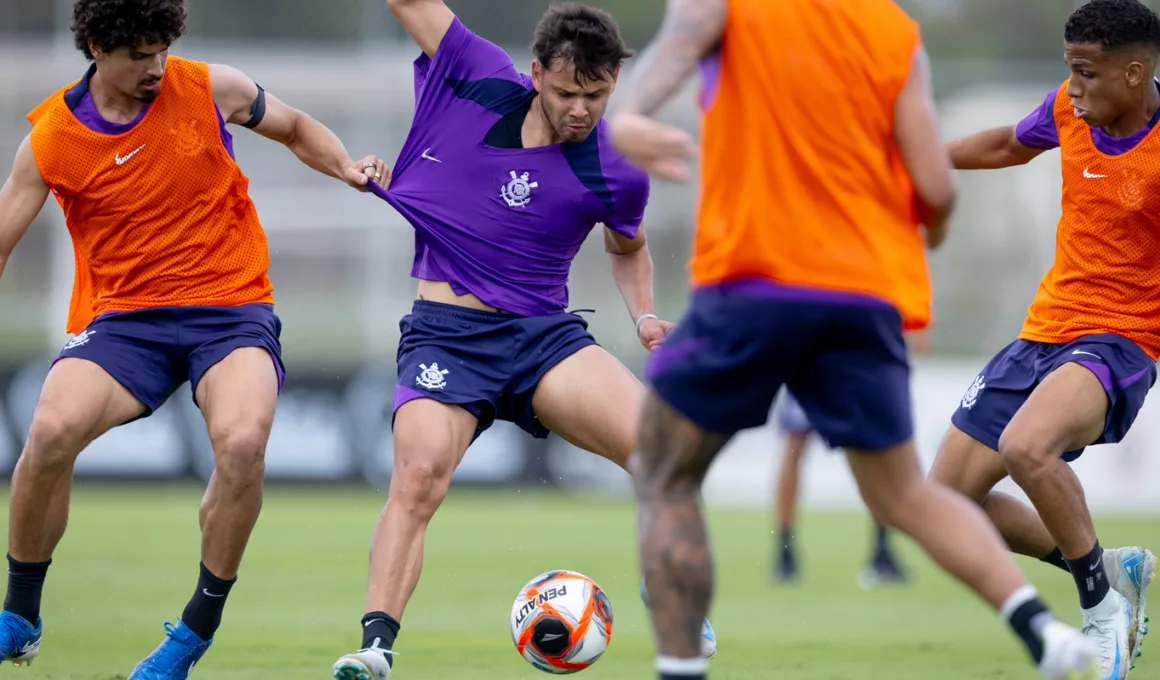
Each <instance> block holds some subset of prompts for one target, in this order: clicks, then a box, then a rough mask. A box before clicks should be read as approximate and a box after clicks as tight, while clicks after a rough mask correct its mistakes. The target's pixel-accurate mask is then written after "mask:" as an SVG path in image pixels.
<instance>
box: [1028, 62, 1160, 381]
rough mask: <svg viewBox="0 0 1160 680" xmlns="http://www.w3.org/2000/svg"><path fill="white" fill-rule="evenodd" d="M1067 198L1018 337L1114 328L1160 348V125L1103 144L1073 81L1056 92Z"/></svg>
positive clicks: (1058, 338) (1153, 349)
mask: <svg viewBox="0 0 1160 680" xmlns="http://www.w3.org/2000/svg"><path fill="white" fill-rule="evenodd" d="M1055 124H1056V128H1058V130H1059V149H1060V158H1061V163H1062V166H1063V205H1062V215H1061V216H1060V220H1059V227H1058V229H1057V230H1056V236H1055V262H1054V263H1053V264H1052V266H1051V269H1049V270H1048V271H1047V274H1045V275H1044V277H1043V280H1042V281H1041V282H1040V284H1039V290H1038V292H1037V293H1036V295H1035V300H1034V301H1033V302H1032V303H1031V307H1030V309H1029V310H1028V313H1027V320H1026V321H1025V322H1024V324H1023V332H1022V333H1020V335H1019V337H1020V338H1022V339H1024V340H1032V341H1036V342H1052V343H1067V342H1071V341H1073V340H1075V339H1077V338H1080V337H1083V336H1085V335H1093V334H1098V333H1114V334H1116V335H1120V336H1123V337H1125V338H1128V339H1129V340H1131V341H1133V342H1135V343H1136V344H1138V345H1139V346H1140V347H1141V348H1142V349H1143V350H1144V351H1145V352H1147V353H1148V355H1149V356H1151V357H1152V358H1153V359H1156V358H1157V357H1160V130H1156V129H1153V130H1152V131H1151V132H1150V133H1149V134H1148V136H1147V137H1145V138H1144V140H1143V141H1142V142H1140V144H1139V145H1137V146H1136V147H1135V148H1134V149H1132V150H1131V151H1128V152H1127V153H1125V154H1122V155H1120V156H1108V155H1106V154H1104V153H1103V152H1101V151H1100V150H1099V149H1097V148H1096V145H1095V143H1094V142H1093V141H1092V136H1091V128H1089V127H1088V125H1087V124H1086V123H1084V122H1083V121H1082V120H1079V119H1078V118H1076V117H1075V114H1074V113H1073V112H1072V107H1071V99H1070V98H1069V97H1068V96H1067V83H1064V86H1063V87H1061V88H1060V89H1059V94H1058V95H1057V96H1056V100H1055Z"/></svg>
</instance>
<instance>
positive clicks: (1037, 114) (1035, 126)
mask: <svg viewBox="0 0 1160 680" xmlns="http://www.w3.org/2000/svg"><path fill="white" fill-rule="evenodd" d="M1058 94H1059V88H1056V89H1054V90H1052V91H1051V92H1049V93H1047V98H1046V99H1044V100H1043V103H1042V104H1040V105H1039V108H1037V109H1035V110H1034V111H1032V112H1031V114H1030V115H1028V116H1027V117H1026V118H1024V119H1023V120H1021V121H1019V124H1018V125H1016V126H1015V138H1016V139H1017V140H1019V143H1020V144H1022V145H1023V146H1025V147H1027V148H1029V149H1041V150H1043V151H1048V150H1050V149H1056V148H1059V130H1058V129H1056V127H1055V98H1056V96H1057V95H1058Z"/></svg>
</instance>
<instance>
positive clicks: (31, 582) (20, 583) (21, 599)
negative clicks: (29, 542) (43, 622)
mask: <svg viewBox="0 0 1160 680" xmlns="http://www.w3.org/2000/svg"><path fill="white" fill-rule="evenodd" d="M50 564H52V560H49V561H47V562H17V561H16V560H14V559H12V556H11V555H9V556H8V595H7V596H6V597H5V598H4V611H6V612H12V613H13V614H15V615H17V616H19V617H20V618H22V619H24V620H25V621H27V622H29V623H31V624H32V627H33V628H35V627H36V622H37V621H38V620H39V619H40V593H41V591H42V590H44V577H45V576H46V575H47V574H48V565H50Z"/></svg>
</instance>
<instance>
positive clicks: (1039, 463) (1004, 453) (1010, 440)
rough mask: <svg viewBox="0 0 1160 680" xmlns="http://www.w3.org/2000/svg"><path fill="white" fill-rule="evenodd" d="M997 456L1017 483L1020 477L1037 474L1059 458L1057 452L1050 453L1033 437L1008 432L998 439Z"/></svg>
mask: <svg viewBox="0 0 1160 680" xmlns="http://www.w3.org/2000/svg"><path fill="white" fill-rule="evenodd" d="M999 456H1000V457H1002V459H1003V465H1004V467H1006V468H1007V473H1008V474H1010V475H1011V477H1012V478H1014V479H1015V480H1016V481H1018V480H1019V478H1020V477H1027V476H1034V475H1036V474H1038V473H1039V472H1040V471H1042V470H1043V469H1045V468H1046V467H1047V465H1048V464H1049V463H1050V462H1051V460H1052V459H1053V458H1058V457H1059V452H1055V453H1052V451H1051V450H1050V449H1048V448H1047V447H1046V446H1044V445H1043V444H1042V443H1041V442H1039V441H1036V439H1035V438H1034V437H1028V436H1025V435H1023V434H1022V433H1020V432H1017V431H1011V430H1008V431H1006V432H1004V433H1003V436H1001V437H1000V438H999Z"/></svg>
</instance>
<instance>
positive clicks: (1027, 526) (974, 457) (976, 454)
mask: <svg viewBox="0 0 1160 680" xmlns="http://www.w3.org/2000/svg"><path fill="white" fill-rule="evenodd" d="M1006 476H1007V468H1006V467H1005V466H1004V465H1003V459H1002V457H1001V456H1000V455H999V453H998V452H997V451H995V450H993V449H991V448H990V447H988V446H987V445H986V444H983V443H982V442H980V441H979V440H977V439H975V438H973V437H971V436H969V435H967V434H965V433H964V432H963V431H962V430H960V429H958V428H957V427H955V426H954V425H951V426H950V428H949V429H948V430H947V433H946V436H945V437H943V441H942V443H941V444H940V445H939V449H938V455H937V456H936V457H935V461H934V465H933V466H931V470H930V478H931V480H932V481H934V482H937V483H939V484H943V485H945V486H948V487H950V488H952V489H954V490H956V491H958V492H960V493H962V494H963V495H965V496H967V497H968V498H970V499H971V500H973V501H975V502H977V503H979V504H980V505H981V506H982V507H983V511H984V512H986V513H987V517H989V518H990V519H991V522H992V523H994V525H995V527H996V528H997V529H998V530H999V534H1000V535H1001V536H1002V537H1003V540H1004V541H1006V543H1007V546H1008V547H1009V548H1010V549H1011V551H1012V552H1015V553H1018V554H1020V555H1027V556H1028V557H1035V558H1038V559H1041V560H1044V561H1047V562H1048V563H1049V564H1054V565H1055V566H1057V567H1059V568H1061V569H1063V570H1064V571H1068V569H1067V564H1066V563H1064V562H1063V560H1062V558H1059V559H1054V558H1053V557H1052V556H1053V555H1054V554H1055V553H1056V551H1057V549H1056V547H1055V539H1053V538H1052V537H1051V532H1049V531H1048V530H1047V527H1046V526H1044V525H1043V520H1042V519H1040V518H1039V514H1038V513H1037V512H1035V510H1034V508H1031V507H1029V506H1027V505H1026V504H1024V503H1022V502H1021V501H1019V500H1018V499H1016V498H1013V497H1011V496H1009V495H1007V494H1005V493H1002V492H1000V491H994V490H993V488H994V486H995V485H996V484H998V483H999V482H1000V481H1001V480H1002V479H1004V478H1005V477H1006Z"/></svg>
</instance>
